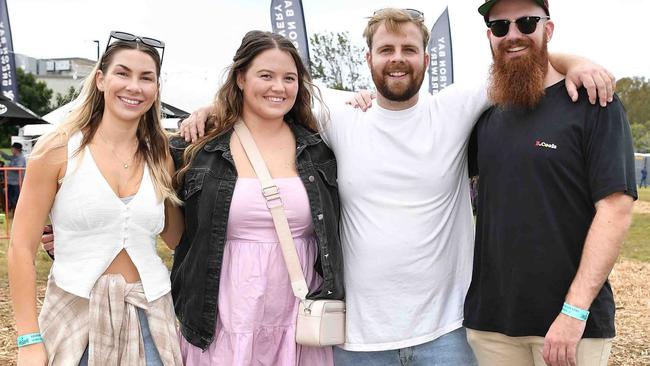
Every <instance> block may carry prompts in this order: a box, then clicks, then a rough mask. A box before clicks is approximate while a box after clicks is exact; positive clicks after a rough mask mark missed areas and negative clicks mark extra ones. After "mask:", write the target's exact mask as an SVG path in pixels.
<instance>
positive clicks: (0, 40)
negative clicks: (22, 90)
mask: <svg viewBox="0 0 650 366" xmlns="http://www.w3.org/2000/svg"><path fill="white" fill-rule="evenodd" d="M0 69H2V81H0V83H1V84H0V91H2V94H4V95H5V96H6V97H7V98H9V99H11V100H14V101H18V84H16V61H15V60H14V44H13V42H12V41H11V26H10V25H9V12H8V11H7V0H0Z"/></svg>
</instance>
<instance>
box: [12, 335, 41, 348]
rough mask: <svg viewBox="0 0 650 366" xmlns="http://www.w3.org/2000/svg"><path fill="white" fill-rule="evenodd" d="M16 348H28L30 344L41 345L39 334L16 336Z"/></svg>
mask: <svg viewBox="0 0 650 366" xmlns="http://www.w3.org/2000/svg"><path fill="white" fill-rule="evenodd" d="M16 343H17V344H18V347H24V346H29V345H30V344H36V343H43V337H41V333H30V334H24V335H21V336H18V338H17V339H16Z"/></svg>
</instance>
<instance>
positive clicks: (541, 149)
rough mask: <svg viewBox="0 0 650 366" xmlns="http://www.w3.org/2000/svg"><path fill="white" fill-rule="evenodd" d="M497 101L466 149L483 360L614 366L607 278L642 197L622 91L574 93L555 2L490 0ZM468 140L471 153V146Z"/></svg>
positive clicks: (477, 339) (471, 296)
mask: <svg viewBox="0 0 650 366" xmlns="http://www.w3.org/2000/svg"><path fill="white" fill-rule="evenodd" d="M479 13H481V14H482V15H483V16H484V17H485V20H486V24H487V25H488V27H489V30H488V38H489V40H490V45H491V48H492V53H493V59H494V63H493V65H492V69H491V80H490V89H489V94H490V98H491V99H492V101H493V102H494V104H495V105H494V107H493V108H491V109H489V110H488V111H486V112H485V113H484V114H483V115H482V116H481V118H480V120H479V122H478V124H477V126H476V129H475V131H474V135H473V138H472V143H471V146H470V159H471V157H472V156H474V157H475V159H474V160H475V161H474V162H472V163H471V164H470V165H473V166H474V167H475V169H477V170H478V171H477V172H478V173H479V174H480V179H479V189H478V209H477V225H476V246H475V253H474V272H473V277H472V283H471V285H470V289H469V292H468V294H467V299H466V302H465V323H464V324H465V326H466V327H467V328H469V330H468V339H469V341H470V345H471V346H472V348H473V350H474V353H475V354H476V356H477V358H478V361H479V364H480V365H482V366H483V365H516V366H522V365H523V366H525V365H531V366H533V365H535V366H539V365H544V364H549V365H553V366H555V365H578V366H587V365H607V359H608V357H609V353H610V351H611V345H612V338H613V337H614V335H615V332H614V310H615V306H614V299H613V295H612V290H611V287H610V285H609V282H608V281H607V277H608V274H609V273H610V271H611V269H612V267H613V265H614V262H615V261H616V258H617V256H618V253H619V250H620V247H621V245H622V243H623V238H624V236H625V233H626V232H627V230H628V228H629V225H630V222H631V217H632V205H633V201H634V200H635V199H636V198H637V192H636V184H635V182H636V180H635V176H634V152H633V148H632V137H631V133H630V127H629V124H628V121H627V117H626V115H625V111H624V109H623V106H622V104H621V102H620V101H619V99H618V98H617V97H616V96H614V99H613V100H612V101H611V102H610V103H609V104H608V105H607V106H606V107H602V106H598V105H591V104H590V103H589V101H588V100H587V94H586V92H584V91H580V95H579V100H578V102H577V103H572V102H571V100H569V99H568V98H567V97H566V96H567V90H566V88H565V86H564V82H563V79H564V76H563V75H561V74H559V73H558V72H557V71H556V70H555V69H554V68H553V67H552V66H551V65H550V63H549V62H548V57H547V48H546V44H547V42H548V41H549V40H550V39H551V37H552V35H553V29H554V25H553V23H552V21H551V20H550V14H549V9H548V1H545V0H489V1H486V2H485V3H484V4H483V5H482V6H481V7H480V8H479ZM472 150H473V151H472Z"/></svg>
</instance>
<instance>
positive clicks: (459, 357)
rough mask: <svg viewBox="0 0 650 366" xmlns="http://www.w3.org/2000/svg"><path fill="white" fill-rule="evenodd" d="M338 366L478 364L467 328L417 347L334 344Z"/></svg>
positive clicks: (451, 365) (458, 365) (473, 365)
mask: <svg viewBox="0 0 650 366" xmlns="http://www.w3.org/2000/svg"><path fill="white" fill-rule="evenodd" d="M334 365H335V366H361V365H363V366H477V365H478V363H477V362H476V358H475V357H474V353H473V352H472V349H471V348H470V346H469V344H468V343H467V334H466V332H465V328H462V327H461V328H458V329H456V330H454V331H453V332H449V333H447V334H445V335H443V336H442V337H440V338H438V339H434V340H433V341H431V342H427V343H423V344H418V345H417V346H413V347H407V348H401V349H395V350H389V351H373V352H352V351H346V350H343V349H341V348H339V347H334Z"/></svg>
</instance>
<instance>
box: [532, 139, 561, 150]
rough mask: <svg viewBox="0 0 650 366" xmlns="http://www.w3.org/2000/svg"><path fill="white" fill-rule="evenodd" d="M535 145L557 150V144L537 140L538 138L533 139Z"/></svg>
mask: <svg viewBox="0 0 650 366" xmlns="http://www.w3.org/2000/svg"><path fill="white" fill-rule="evenodd" d="M535 146H537V147H544V148H547V149H553V150H557V145H555V144H549V143H548V142H544V141H539V140H536V141H535Z"/></svg>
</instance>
